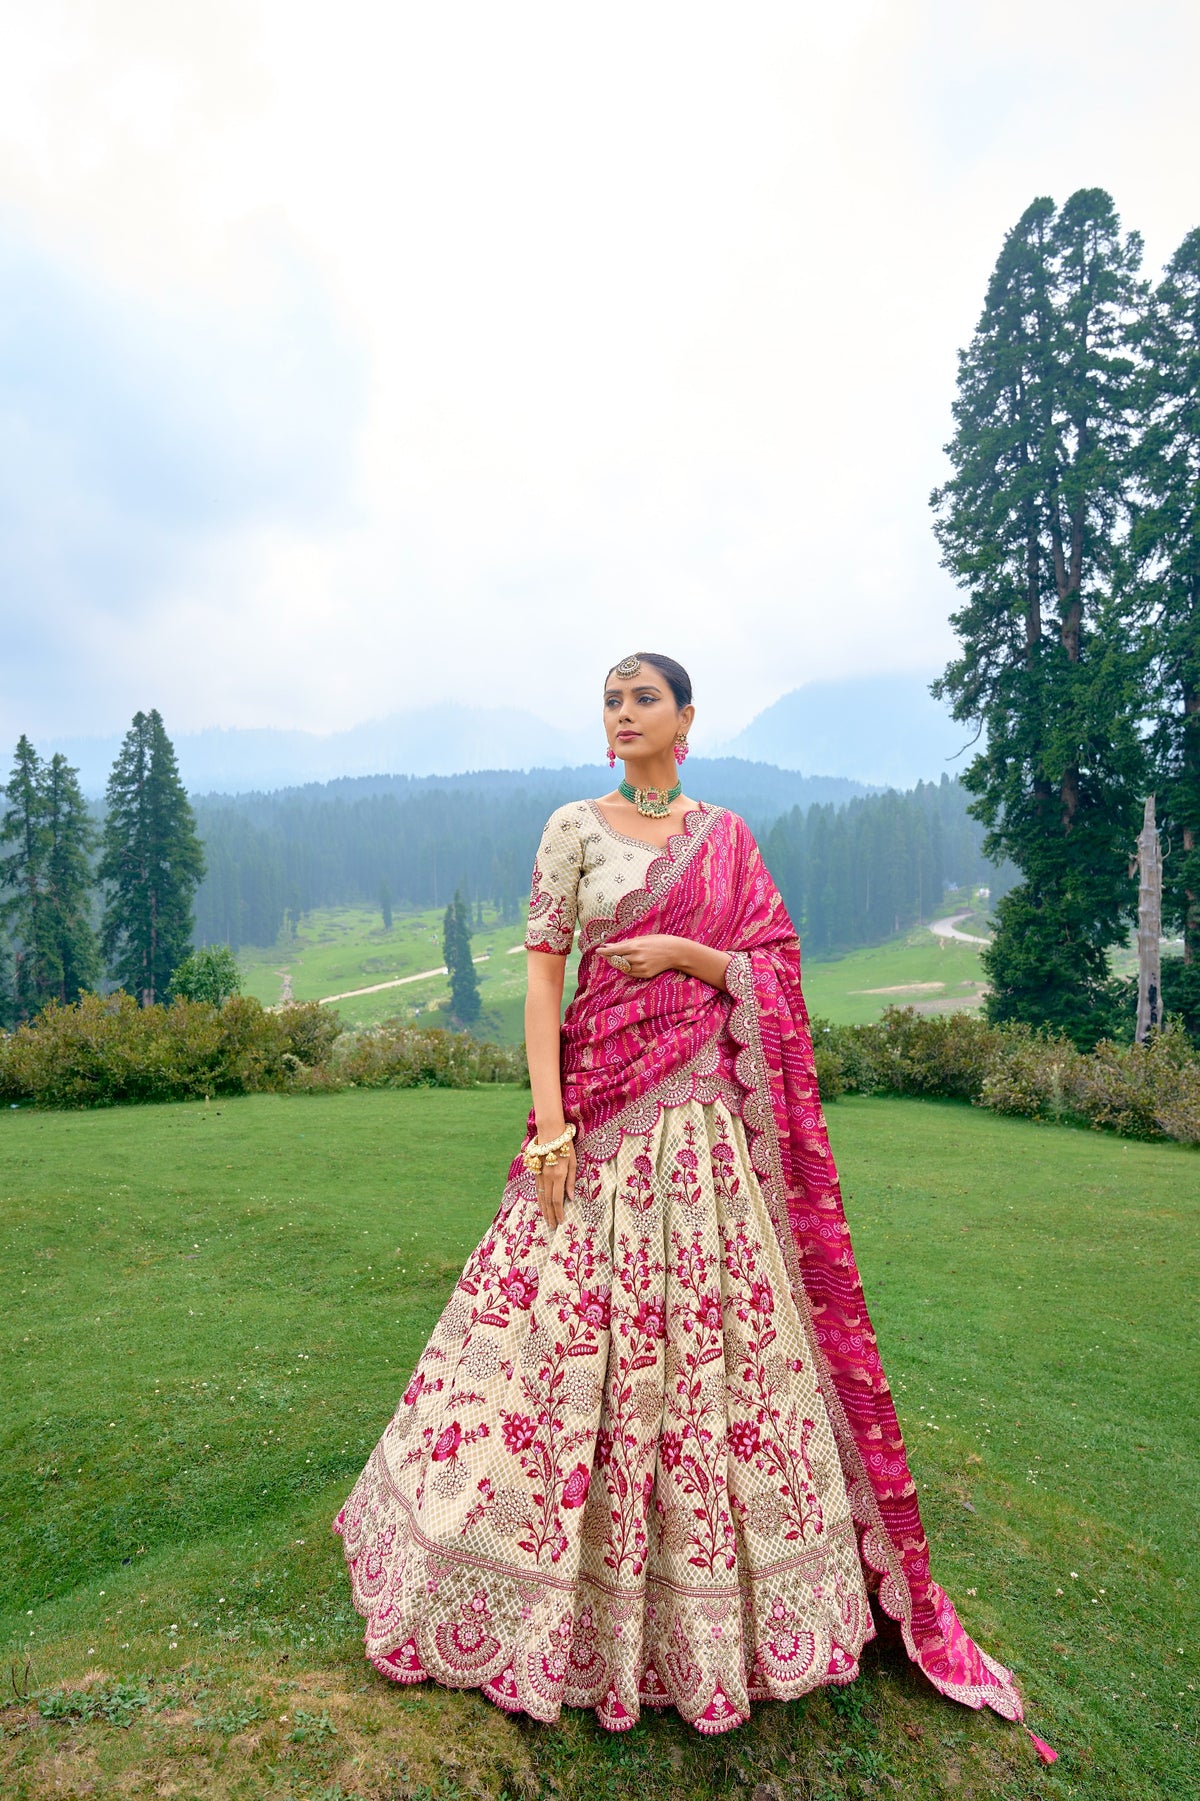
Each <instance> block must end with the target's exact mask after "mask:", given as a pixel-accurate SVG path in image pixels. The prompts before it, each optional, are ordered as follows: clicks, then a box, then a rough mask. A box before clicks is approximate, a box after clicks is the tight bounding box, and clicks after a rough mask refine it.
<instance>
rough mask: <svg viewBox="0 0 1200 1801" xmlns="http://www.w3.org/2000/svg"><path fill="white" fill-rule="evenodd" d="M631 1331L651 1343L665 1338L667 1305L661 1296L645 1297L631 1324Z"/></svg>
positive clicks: (639, 1304)
mask: <svg viewBox="0 0 1200 1801" xmlns="http://www.w3.org/2000/svg"><path fill="white" fill-rule="evenodd" d="M631 1324H632V1330H633V1331H635V1332H640V1333H641V1335H642V1337H643V1338H647V1339H650V1340H651V1341H653V1340H655V1339H659V1338H665V1337H666V1336H667V1303H666V1300H665V1299H664V1297H663V1296H662V1295H659V1294H652V1295H645V1296H643V1298H642V1299H641V1301H639V1303H638V1310H637V1312H636V1313H635V1314H634V1316H633V1320H632V1322H631Z"/></svg>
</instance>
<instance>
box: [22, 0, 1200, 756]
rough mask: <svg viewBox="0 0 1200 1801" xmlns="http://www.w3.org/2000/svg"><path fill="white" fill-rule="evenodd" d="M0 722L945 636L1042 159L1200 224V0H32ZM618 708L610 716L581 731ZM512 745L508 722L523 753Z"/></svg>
mask: <svg viewBox="0 0 1200 1801" xmlns="http://www.w3.org/2000/svg"><path fill="white" fill-rule="evenodd" d="M2 17H3V42H4V54H3V59H2V61H0V607H2V610H3V619H2V622H0V623H2V637H0V753H2V755H3V756H5V757H6V755H7V752H6V751H4V745H5V744H7V743H11V742H12V741H13V740H14V739H15V737H16V735H17V733H18V732H19V731H21V730H28V731H30V732H31V733H33V734H35V735H38V736H45V735H58V734H67V733H78V732H92V731H95V732H107V731H112V730H115V729H119V728H123V727H124V726H125V725H126V724H127V722H128V719H129V716H130V714H131V713H132V712H133V711H134V710H135V709H136V708H137V707H139V706H143V707H150V706H155V705H157V706H158V707H159V708H160V709H161V710H162V712H163V714H164V716H165V718H166V720H167V725H168V729H169V730H173V731H177V732H181V731H186V730H192V729H197V728H199V727H202V726H206V725H280V726H308V727H311V728H313V729H317V730H322V731H325V730H332V729H336V728H338V727H342V726H346V725H349V724H352V723H354V722H356V721H359V720H363V719H367V718H371V717H375V716H379V715H381V714H385V713H388V712H391V711H395V710H403V709H407V708H410V707H414V706H424V705H428V704H429V703H430V702H436V701H438V700H441V699H445V698H448V697H451V696H453V697H455V698H457V699H459V700H464V701H467V702H474V703H478V704H504V705H517V706H526V707H528V708H529V709H530V710H532V711H534V712H536V713H538V714H540V715H541V716H542V717H544V718H546V719H555V718H563V719H570V720H572V721H574V720H576V719H578V718H579V717H580V715H581V714H582V713H584V712H586V711H587V710H590V709H592V708H596V709H597V712H598V692H599V684H600V682H601V679H602V677H603V674H604V671H605V669H606V668H607V666H608V665H609V663H611V662H612V660H613V659H614V658H616V657H618V656H621V655H623V654H625V653H626V652H627V651H628V650H629V649H631V648H633V647H635V646H639V645H640V646H643V647H647V648H652V649H653V648H658V649H661V650H664V651H668V652H670V653H672V654H674V655H676V656H679V657H680V658H681V659H682V660H684V661H685V662H687V663H688V664H689V666H690V667H691V669H692V673H693V675H694V677H695V679H696V685H697V698H698V701H699V702H700V708H701V712H700V718H699V721H698V725H697V731H696V735H695V736H696V742H697V745H698V746H701V747H702V746H703V744H704V742H705V740H706V739H710V740H716V739H719V738H724V737H727V736H729V735H731V734H732V733H733V732H735V731H736V730H738V729H739V728H740V727H741V726H742V725H743V724H745V723H746V721H747V720H748V719H749V718H750V717H751V716H752V715H753V714H754V713H755V712H757V711H758V710H759V709H760V708H761V707H763V706H765V705H767V704H769V703H770V702H771V701H772V700H774V699H776V698H777V697H778V695H779V694H781V693H783V692H784V691H786V690H787V689H789V688H792V687H795V686H797V685H798V684H800V683H802V682H804V681H806V680H811V679H813V678H814V677H819V676H839V675H844V674H847V673H849V672H852V671H854V670H857V669H862V670H866V671H875V670H883V669H888V668H893V667H903V668H906V669H920V670H924V669H933V668H935V667H936V666H937V665H938V664H939V663H940V662H941V661H942V660H944V658H945V656H946V654H947V652H948V650H949V648H950V643H951V640H950V637H949V634H948V630H947V626H946V615H947V613H948V611H949V609H950V606H951V604H952V600H953V591H952V590H951V589H950V587H949V585H948V583H947V581H946V578H945V577H944V576H943V575H942V574H941V572H940V571H939V569H938V567H937V557H936V549H935V545H934V542H933V538H932V534H931V532H930V527H929V509H928V504H927V503H928V493H929V489H930V487H931V486H932V485H933V484H934V483H935V482H936V481H937V480H939V479H940V478H941V475H942V473H943V459H942V456H941V448H940V447H941V445H942V444H943V442H944V441H945V439H946V437H947V436H948V433H949V428H950V412H949V409H950V402H951V399H952V397H953V391H954V374H955V351H956V348H957V347H958V346H959V345H961V344H963V343H965V342H966V340H967V338H968V337H969V334H970V331H971V329H972V326H973V325H974V322H975V320H976V318H977V316H978V313H979V309H980V305H981V302H982V298H983V292H984V286H985V283H986V280H987V277H988V274H989V271H990V269H991V267H992V265H993V263H994V261H995V258H996V254H997V252H998V250H999V248H1000V243H1001V240H1002V237H1003V234H1004V232H1005V231H1006V229H1007V228H1008V227H1009V226H1011V225H1012V224H1013V222H1014V221H1015V220H1016V219H1017V217H1018V216H1019V215H1020V213H1021V212H1022V211H1023V209H1024V208H1025V206H1026V205H1027V204H1028V202H1029V201H1030V200H1031V199H1032V198H1033V197H1034V196H1035V195H1037V194H1050V195H1052V196H1053V197H1054V198H1055V199H1057V200H1059V201H1061V200H1063V199H1065V198H1066V196H1067V195H1068V194H1069V193H1070V192H1072V191H1073V190H1074V189H1075V188H1077V187H1080V186H1085V185H1086V186H1092V185H1098V186H1103V187H1106V188H1108V189H1109V190H1110V192H1111V193H1112V194H1113V196H1114V198H1115V200H1116V202H1117V206H1118V208H1119V210H1120V212H1121V214H1122V218H1123V220H1124V222H1125V224H1126V225H1127V226H1134V227H1136V228H1138V229H1139V230H1141V231H1142V232H1143V233H1144V235H1145V238H1146V250H1147V256H1146V266H1147V269H1148V270H1152V271H1153V270H1157V269H1158V268H1159V267H1160V266H1161V264H1162V262H1163V261H1164V260H1165V259H1166V258H1167V257H1168V256H1169V255H1170V253H1171V252H1172V251H1173V249H1174V248H1175V246H1176V245H1177V244H1178V242H1179V241H1180V240H1181V239H1182V238H1183V236H1184V235H1185V233H1186V232H1187V231H1188V230H1189V229H1191V228H1192V227H1193V226H1195V225H1197V224H1200V176H1198V171H1200V154H1198V146H1197V135H1198V134H1197V125H1196V116H1197V115H1196V92H1197V81H1198V74H1200V54H1198V53H1200V8H1198V7H1197V6H1196V4H1195V0H1179V3H1178V4H1176V3H1175V0H1142V3H1141V4H1140V5H1138V6H1136V7H1135V6H1133V5H1131V4H1129V0H1123V3H1121V4H1112V3H1108V0H1087V3H1086V4H1084V3H1083V0H973V3H972V4H970V5H966V6H964V5H963V4H962V0H953V3H943V0H928V3H926V4H920V3H918V0H881V3H880V4H869V3H868V0H839V3H838V4H837V5H836V6H835V5H832V4H829V0H825V3H824V4H822V5H820V6H816V5H812V4H809V3H807V0H782V3H781V4H770V3H766V0H763V3H756V0H743V3H742V4H736V5H735V4H733V3H732V0H726V3H725V4H722V5H710V4H704V3H703V0H681V3H679V4H674V3H672V4H664V3H661V0H636V4H626V3H624V0H609V3H608V4H607V5H605V6H603V7H597V6H585V5H583V4H581V3H579V0H549V3H547V4H529V3H527V0H504V3H503V4H497V3H496V0H486V3H484V4H459V3H456V0H443V3H442V4H430V3H429V0H421V3H420V4H410V3H407V0H400V3H397V0H389V3H388V4H384V3H382V0H338V4H336V5H334V4H330V3H328V0H325V3H322V4H304V0H287V4H283V0H279V3H278V4H276V3H274V0H269V3H260V0H206V3H205V4H204V5H203V6H196V5H189V4H184V3H183V0H140V3H138V4H132V3H129V0H103V3H102V4H100V5H97V4H94V0H87V3H86V4H84V3H72V0H62V3H56V0H39V4H38V5H37V6H36V7H34V6H29V5H21V4H20V0H5V4H4V5H3V9H2ZM597 730H599V727H598V726H597ZM497 760H498V761H499V758H498V759H497Z"/></svg>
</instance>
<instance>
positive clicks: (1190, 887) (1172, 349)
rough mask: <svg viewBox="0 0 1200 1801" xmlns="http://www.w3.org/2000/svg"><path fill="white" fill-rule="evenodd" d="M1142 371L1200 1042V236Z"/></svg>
mask: <svg viewBox="0 0 1200 1801" xmlns="http://www.w3.org/2000/svg"><path fill="white" fill-rule="evenodd" d="M1140 343H1141V349H1142V352H1143V356H1144V359H1145V363H1144V370H1143V377H1142V381H1143V391H1142V407H1141V411H1142V414H1143V417H1144V421H1145V423H1144V429H1143V431H1142V434H1141V439H1140V442H1139V445H1138V454H1137V475H1138V487H1139V491H1140V498H1141V501H1142V505H1141V507H1140V508H1139V512H1138V517H1137V522H1136V524H1135V526H1134V531H1133V541H1132V552H1133V564H1134V568H1135V570H1136V574H1137V588H1138V595H1139V598H1140V600H1141V603H1142V606H1143V609H1144V615H1143V616H1144V620H1145V625H1146V629H1147V643H1148V649H1149V653H1150V654H1149V657H1148V665H1149V672H1150V676H1151V681H1152V686H1153V690H1154V692H1155V695H1156V701H1157V704H1156V706H1155V711H1156V712H1157V714H1158V729H1157V732H1156V735H1155V748H1156V752H1157V761H1158V795H1159V799H1160V802H1161V805H1160V809H1159V814H1160V824H1161V825H1162V826H1163V827H1164V828H1165V831H1166V834H1167V837H1168V839H1169V841H1170V842H1171V844H1172V854H1171V855H1170V856H1169V857H1168V858H1167V860H1166V863H1165V865H1164V877H1165V883H1164V890H1165V891H1164V903H1165V906H1164V912H1165V916H1166V918H1167V920H1168V921H1170V922H1171V923H1172V924H1173V925H1175V926H1176V927H1177V928H1178V929H1179V930H1181V931H1182V933H1183V965H1184V966H1183V968H1182V970H1181V969H1179V967H1178V964H1175V965H1174V967H1172V965H1171V963H1169V962H1168V963H1167V964H1166V965H1165V966H1164V969H1163V1001H1164V1005H1165V1007H1166V1010H1167V1012H1168V1013H1170V1012H1182V1013H1183V1014H1184V1015H1185V1017H1186V1018H1187V1020H1188V1024H1189V1027H1190V1029H1191V1030H1192V1031H1193V1032H1200V230H1197V231H1193V232H1190V233H1189V234H1188V236H1187V237H1186V238H1185V239H1184V241H1183V243H1182V244H1181V245H1180V247H1179V249H1178V250H1177V251H1176V253H1175V255H1174V256H1173V257H1172V259H1171V261H1170V263H1169V264H1168V265H1167V270H1166V274H1165V276H1164V279H1163V280H1162V282H1161V283H1160V284H1159V286H1158V287H1157V288H1156V289H1155V292H1154V295H1153V299H1152V302H1151V305H1150V306H1149V308H1148V309H1147V313H1146V320H1145V324H1144V327H1143V329H1142V332H1141V334H1140Z"/></svg>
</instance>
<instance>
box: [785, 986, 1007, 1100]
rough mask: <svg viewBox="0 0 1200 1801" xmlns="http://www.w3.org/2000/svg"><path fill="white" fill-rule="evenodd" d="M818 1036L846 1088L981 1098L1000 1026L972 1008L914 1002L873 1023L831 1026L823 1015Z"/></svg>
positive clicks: (816, 1041) (815, 1038) (815, 1039)
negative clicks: (928, 1008) (930, 1007)
mask: <svg viewBox="0 0 1200 1801" xmlns="http://www.w3.org/2000/svg"><path fill="white" fill-rule="evenodd" d="M813 1042H814V1045H816V1044H820V1045H821V1046H822V1047H823V1049H824V1052H825V1055H826V1057H828V1058H834V1057H836V1059H837V1062H838V1065H839V1068H838V1077H837V1079H838V1081H839V1082H840V1086H841V1090H842V1091H843V1092H845V1093H850V1094H925V1095H949V1096H951V1097H952V1098H954V1099H956V1100H977V1099H978V1097H979V1094H980V1091H981V1089H982V1087H983V1081H984V1076H985V1074H986V1072H987V1069H988V1067H989V1064H990V1061H991V1058H992V1057H993V1055H994V1054H995V1051H996V1048H997V1046H998V1044H999V1042H1000V1031H999V1028H998V1027H996V1026H990V1025H988V1024H987V1022H986V1021H985V1020H982V1019H978V1018H976V1017H975V1016H974V1015H972V1014H970V1013H940V1014H924V1013H917V1012H916V1011H915V1010H914V1009H913V1008H912V1007H888V1008H887V1010H886V1011H885V1012H884V1014H883V1016H882V1018H881V1019H879V1020H878V1021H877V1022H876V1023H875V1024H873V1025H867V1026H831V1025H829V1024H828V1023H827V1022H826V1021H824V1020H818V1021H816V1022H815V1023H814V1027H813ZM818 1076H819V1070H818ZM821 1092H822V1094H824V1093H825V1089H824V1087H822V1089H821ZM830 1098H833V1097H832V1096H831V1097H830Z"/></svg>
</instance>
